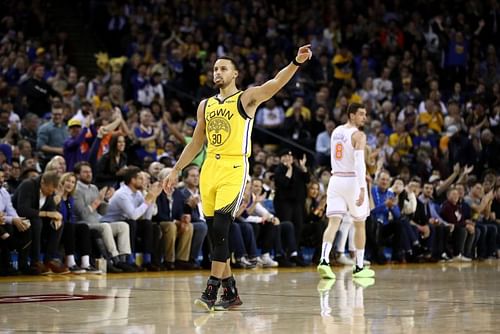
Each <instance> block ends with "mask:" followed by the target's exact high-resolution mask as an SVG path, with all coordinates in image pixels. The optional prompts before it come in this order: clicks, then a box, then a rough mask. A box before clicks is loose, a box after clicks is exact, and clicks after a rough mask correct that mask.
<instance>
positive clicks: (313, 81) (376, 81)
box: [0, 0, 500, 274]
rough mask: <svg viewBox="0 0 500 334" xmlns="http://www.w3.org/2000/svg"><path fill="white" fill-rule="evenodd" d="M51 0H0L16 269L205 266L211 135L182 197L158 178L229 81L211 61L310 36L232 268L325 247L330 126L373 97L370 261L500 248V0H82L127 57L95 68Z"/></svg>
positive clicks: (5, 170) (267, 149)
mask: <svg viewBox="0 0 500 334" xmlns="http://www.w3.org/2000/svg"><path fill="white" fill-rule="evenodd" d="M50 4H51V2H50V1H44V2H42V1H36V0H33V1H4V2H2V4H0V13H1V17H0V101H1V104H0V140H1V143H0V167H1V171H0V185H1V189H0V195H1V196H0V209H2V210H0V212H1V213H0V248H1V261H0V271H1V272H2V274H14V273H16V272H18V271H21V272H23V273H31V274H45V273H50V272H52V273H67V272H73V273H83V272H88V273H98V272H99V270H98V269H96V268H95V263H94V259H95V258H96V257H103V258H105V259H106V260H107V263H108V265H107V268H108V271H110V272H122V271H125V272H136V271H140V270H152V271H156V270H162V269H166V270H172V269H175V268H177V269H192V268H199V267H200V266H206V265H207V263H208V262H209V249H210V244H209V242H208V240H207V238H206V234H207V226H206V222H205V219H204V216H203V212H202V210H201V203H200V196H199V190H198V183H199V171H200V168H202V165H203V160H204V158H205V154H204V150H203V151H202V152H200V154H199V155H198V156H197V157H196V159H195V160H194V161H193V163H192V165H190V166H189V167H188V168H186V169H185V170H184V171H183V174H182V182H181V183H180V186H179V188H178V189H177V190H175V192H174V193H173V194H165V193H163V192H161V189H160V186H159V183H161V181H162V180H163V178H165V177H166V175H168V173H169V168H171V167H172V166H173V165H174V164H175V162H176V159H177V158H178V156H179V154H180V152H181V151H182V149H183V147H184V146H185V145H186V144H187V143H189V142H190V140H191V139H192V134H193V129H194V127H195V126H196V119H195V111H196V106H197V104H198V102H199V101H200V100H202V99H203V98H207V97H209V96H211V95H213V94H215V93H216V92H217V91H216V89H215V87H214V85H213V83H212V64H213V62H214V60H215V59H216V58H217V57H219V56H223V55H228V56H231V57H233V58H234V59H235V60H236V62H237V64H238V67H239V68H238V70H239V76H238V79H237V85H238V87H239V88H240V89H245V88H247V87H250V86H253V85H260V84H262V83H263V82H265V81H266V80H268V79H270V78H272V77H273V76H274V75H275V74H276V73H277V71H279V70H280V69H281V68H282V67H284V66H286V65H287V64H288V63H289V62H290V60H291V57H292V56H293V55H294V53H295V52H296V49H297V47H298V46H300V45H303V44H311V47H312V50H313V54H314V57H313V58H312V60H311V61H310V62H308V64H307V65H305V66H303V67H302V68H301V69H300V70H299V71H298V72H297V74H296V75H295V76H294V77H293V79H292V80H291V82H290V83H289V84H288V85H287V86H286V87H285V88H284V89H283V90H282V91H280V92H279V93H278V94H277V95H276V96H275V97H274V98H273V99H271V100H269V101H267V102H266V103H265V104H263V105H262V106H261V107H260V109H259V110H258V112H257V115H256V120H255V125H256V129H255V130H254V135H253V138H252V139H253V150H252V157H251V161H250V162H251V173H250V178H251V180H250V181H249V185H248V187H247V192H246V194H245V199H244V201H243V205H242V207H241V209H240V212H238V217H237V218H236V223H235V224H233V226H232V228H231V236H232V237H231V240H232V241H231V245H230V247H231V252H232V254H233V259H232V260H233V263H234V264H235V266H237V267H241V268H253V267H255V266H258V265H259V266H263V267H275V266H296V265H298V266H303V265H306V262H308V261H305V260H304V249H305V248H304V247H306V248H314V249H315V250H316V252H315V254H314V255H315V256H314V257H313V260H315V259H316V258H317V255H318V254H317V250H318V249H319V248H320V246H321V235H322V231H323V229H324V227H325V222H326V218H325V214H324V211H325V210H324V209H325V203H326V202H325V190H326V186H327V184H328V179H329V175H330V170H329V169H330V162H329V156H330V145H329V138H330V134H331V133H332V131H333V129H334V128H335V126H337V125H339V124H342V123H343V122H345V121H346V113H345V110H346V108H347V106H348V104H349V103H352V102H362V103H364V105H365V106H366V109H367V112H368V122H367V125H366V127H365V129H364V130H365V132H366V134H367V142H368V149H367V151H366V158H367V159H366V160H367V165H368V168H367V170H368V173H369V178H370V182H369V183H370V186H371V190H370V194H371V198H370V201H371V207H372V211H371V215H370V218H369V219H368V221H367V239H368V240H367V253H366V254H367V259H368V260H370V261H375V262H377V263H385V262H387V261H388V260H391V261H397V262H405V261H415V262H422V261H463V262H468V261H470V260H472V259H487V258H490V257H500V253H499V248H500V231H498V227H499V224H500V188H499V187H500V175H499V171H500V155H499V153H500V133H499V123H500V64H499V55H498V54H497V51H496V49H497V48H498V47H499V46H500V45H499V44H500V43H499V41H500V38H499V37H500V34H499V29H500V27H499V24H500V5H499V3H498V1H497V0H490V1H487V2H484V1H478V0H472V1H467V2H466V3H465V4H460V3H456V2H454V1H430V0H416V1H411V2H406V1H398V0H393V1H377V0H374V1H370V2H368V3H367V2H365V1H354V0H349V1H319V0H313V1H310V2H307V3H303V2H300V1H295V0H293V1H289V2H287V3H286V4H283V5H282V6H281V7H280V6H279V5H277V4H273V3H270V2H266V1H261V0H254V1H251V2H245V1H229V2H223V1H220V0H212V1H183V0H179V1H162V0H157V1H153V0H150V1H146V0H144V1H131V0H129V1H127V0H124V1H110V2H102V1H89V2H85V1H84V2H80V5H81V6H83V7H84V9H85V12H86V13H88V14H89V17H90V18H92V19H91V22H90V23H89V27H91V28H92V29H93V30H94V31H95V32H96V36H97V37H96V38H101V39H102V42H103V45H106V47H107V50H103V51H105V52H107V53H108V54H109V56H110V57H112V58H117V57H126V58H120V59H122V60H124V61H123V66H121V65H122V64H120V65H119V66H109V65H107V64H104V66H100V67H99V68H97V67H96V69H95V71H94V73H95V75H94V76H86V75H83V74H82V69H80V68H77V67H75V66H72V65H71V59H72V58H71V56H72V54H71V49H70V47H69V46H68V45H69V44H68V38H70V37H71V36H68V34H67V33H66V32H64V31H60V30H58V29H56V27H55V26H54V22H52V21H51V20H49V19H48V18H47V12H48V8H49V7H50ZM101 65H102V64H101ZM341 231H342V233H343V234H344V237H342V236H341V235H340V234H342V233H339V238H338V240H339V241H338V244H337V245H336V250H337V254H336V255H335V257H336V258H337V259H340V261H339V262H340V263H345V264H349V263H351V262H350V261H351V260H350V259H349V256H346V254H347V255H348V252H346V250H347V251H349V250H352V247H348V246H347V249H346V244H347V242H346V235H347V233H349V229H342V228H341ZM351 239H352V238H351V236H349V240H351ZM388 247H389V248H390V249H391V250H392V254H388V252H387V248H388ZM14 250H16V251H17V252H18V254H19V257H18V266H17V268H15V267H13V266H12V263H11V262H12V257H11V252H12V251H14ZM63 254H64V256H62V255H63ZM138 254H141V256H140V257H139V256H137V255H138ZM306 260H307V259H306Z"/></svg>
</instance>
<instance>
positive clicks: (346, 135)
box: [330, 125, 359, 174]
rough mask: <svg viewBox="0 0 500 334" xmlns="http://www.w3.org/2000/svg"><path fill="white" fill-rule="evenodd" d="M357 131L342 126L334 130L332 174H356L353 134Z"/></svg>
mask: <svg viewBox="0 0 500 334" xmlns="http://www.w3.org/2000/svg"><path fill="white" fill-rule="evenodd" d="M356 131H359V129H357V128H355V127H347V126H345V125H340V126H338V127H337V128H335V130H333V133H332V136H331V139H330V140H331V141H330V143H331V152H332V154H331V162H332V174H335V173H341V174H344V173H350V174H352V173H355V169H354V146H352V134H353V133H354V132H356Z"/></svg>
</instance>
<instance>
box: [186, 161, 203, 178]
mask: <svg viewBox="0 0 500 334" xmlns="http://www.w3.org/2000/svg"><path fill="white" fill-rule="evenodd" d="M193 169H197V170H198V171H199V170H200V167H198V165H195V164H190V165H188V166H187V167H186V168H184V170H183V171H182V178H183V179H184V180H185V179H187V178H188V176H189V172H190V171H192V170H193Z"/></svg>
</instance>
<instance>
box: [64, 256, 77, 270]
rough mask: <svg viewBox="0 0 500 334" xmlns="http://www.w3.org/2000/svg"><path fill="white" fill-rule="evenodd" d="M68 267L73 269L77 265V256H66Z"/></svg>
mask: <svg viewBox="0 0 500 334" xmlns="http://www.w3.org/2000/svg"><path fill="white" fill-rule="evenodd" d="M66 265H67V266H68V267H69V268H71V267H73V266H74V265H76V262H75V256H74V255H66Z"/></svg>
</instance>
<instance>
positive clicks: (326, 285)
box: [316, 279, 335, 293]
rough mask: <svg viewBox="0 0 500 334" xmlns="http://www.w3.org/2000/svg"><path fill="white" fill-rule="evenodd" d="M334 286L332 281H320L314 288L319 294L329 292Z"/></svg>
mask: <svg viewBox="0 0 500 334" xmlns="http://www.w3.org/2000/svg"><path fill="white" fill-rule="evenodd" d="M334 284H335V280H334V279H321V280H320V281H319V282H318V286H317V287H316V288H317V289H318V292H320V293H321V292H326V291H330V290H331V289H332V287H333V285H334Z"/></svg>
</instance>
